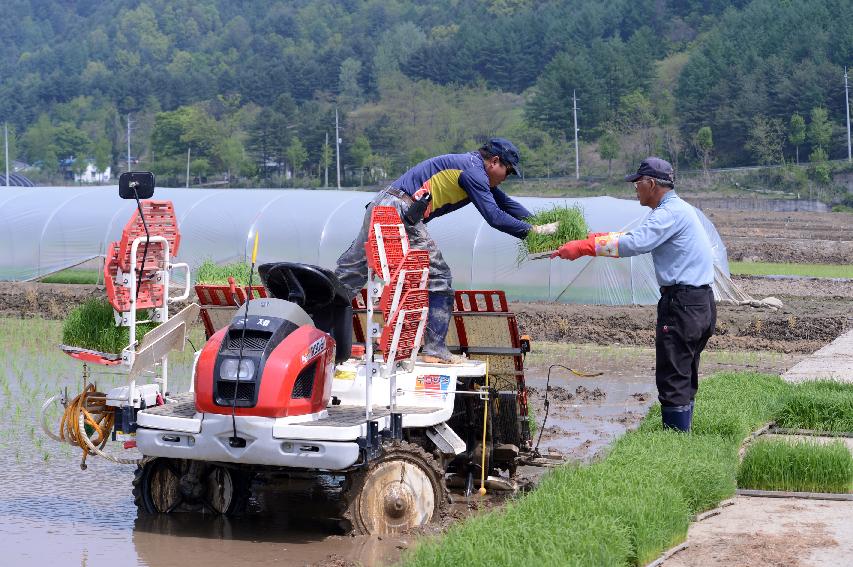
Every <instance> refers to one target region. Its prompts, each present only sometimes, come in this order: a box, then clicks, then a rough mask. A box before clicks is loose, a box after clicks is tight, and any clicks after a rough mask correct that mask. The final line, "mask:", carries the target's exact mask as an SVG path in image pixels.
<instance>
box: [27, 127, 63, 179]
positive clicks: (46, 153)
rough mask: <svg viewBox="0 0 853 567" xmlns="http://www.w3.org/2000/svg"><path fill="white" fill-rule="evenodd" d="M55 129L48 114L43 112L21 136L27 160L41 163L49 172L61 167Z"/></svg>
mask: <svg viewBox="0 0 853 567" xmlns="http://www.w3.org/2000/svg"><path fill="white" fill-rule="evenodd" d="M54 131H55V128H54V127H53V124H51V122H50V118H49V117H48V115H47V114H41V115H40V116H39V117H38V119H37V120H36V121H35V123H33V124H32V125H31V126H30V127H29V128H27V130H26V131H25V132H24V135H23V136H22V137H21V150H22V151H23V153H24V155H25V156H26V159H27V161H29V162H30V163H33V164H37V163H38V164H41V168H42V169H43V170H44V171H46V172H48V173H53V172H55V171H56V170H57V168H58V167H59V162H58V159H57V157H56V155H57V154H56V145H55V144H54Z"/></svg>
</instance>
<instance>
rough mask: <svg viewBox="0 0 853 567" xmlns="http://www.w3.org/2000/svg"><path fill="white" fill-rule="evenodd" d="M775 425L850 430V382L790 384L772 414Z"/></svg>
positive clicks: (852, 411) (852, 414)
mask: <svg viewBox="0 0 853 567" xmlns="http://www.w3.org/2000/svg"><path fill="white" fill-rule="evenodd" d="M776 425H778V426H779V427H785V428H789V429H813V430H816V431H825V432H848V433H853V386H851V385H850V384H840V383H838V382H829V381H815V382H803V383H801V384H798V385H796V386H794V387H792V388H791V392H790V394H789V395H788V396H787V398H786V399H785V403H784V405H783V406H782V408H781V409H780V411H779V413H778V415H777V417H776Z"/></svg>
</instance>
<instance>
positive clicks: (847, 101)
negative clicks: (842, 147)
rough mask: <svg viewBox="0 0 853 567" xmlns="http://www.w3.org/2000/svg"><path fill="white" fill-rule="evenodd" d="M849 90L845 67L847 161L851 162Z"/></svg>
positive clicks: (852, 157) (852, 158)
mask: <svg viewBox="0 0 853 567" xmlns="http://www.w3.org/2000/svg"><path fill="white" fill-rule="evenodd" d="M849 91H850V89H849V88H848V86H847V67H845V68H844V109H845V110H846V111H847V161H851V160H853V156H851V154H850V92H849Z"/></svg>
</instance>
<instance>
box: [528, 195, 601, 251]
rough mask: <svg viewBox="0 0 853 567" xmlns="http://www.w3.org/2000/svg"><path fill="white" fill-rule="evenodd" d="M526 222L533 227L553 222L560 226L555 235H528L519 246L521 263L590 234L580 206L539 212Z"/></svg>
mask: <svg viewBox="0 0 853 567" xmlns="http://www.w3.org/2000/svg"><path fill="white" fill-rule="evenodd" d="M526 220H527V222H528V223H530V224H532V225H533V226H538V225H543V224H550V223H553V222H558V223H560V224H559V227H558V228H557V232H556V233H555V234H536V233H535V232H533V231H530V232H529V233H527V237H525V238H524V240H522V241H521V243H520V244H519V250H518V259H519V262H521V261H523V260H525V259H526V258H527V257H528V256H529V255H530V254H536V253H538V252H550V251H552V250H556V249H557V248H559V247H560V246H562V245H563V244H565V243H566V242H568V241H569V240H580V239H583V238H586V237H587V233H588V232H589V227H588V226H587V224H586V219H585V218H584V216H583V209H581V208H580V207H578V206H574V207H554V208H552V209H545V210H543V211H537V212H536V213H534V214H533V216H531V217H528V218H527V219H526Z"/></svg>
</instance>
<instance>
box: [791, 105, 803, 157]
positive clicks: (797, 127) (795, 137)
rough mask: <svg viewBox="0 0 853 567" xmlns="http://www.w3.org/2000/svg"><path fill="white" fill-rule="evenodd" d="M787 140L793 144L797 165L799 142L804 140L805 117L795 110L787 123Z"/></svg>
mask: <svg viewBox="0 0 853 567" xmlns="http://www.w3.org/2000/svg"><path fill="white" fill-rule="evenodd" d="M788 141H789V142H790V143H792V144H793V145H794V149H795V152H796V160H797V165H799V164H800V144H802V143H803V142H805V141H806V119H805V118H803V117H802V116H800V114H799V113H797V112H795V113H794V114H792V115H791V120H790V122H789V123H788Z"/></svg>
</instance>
